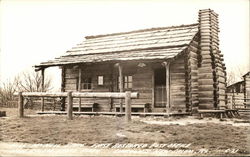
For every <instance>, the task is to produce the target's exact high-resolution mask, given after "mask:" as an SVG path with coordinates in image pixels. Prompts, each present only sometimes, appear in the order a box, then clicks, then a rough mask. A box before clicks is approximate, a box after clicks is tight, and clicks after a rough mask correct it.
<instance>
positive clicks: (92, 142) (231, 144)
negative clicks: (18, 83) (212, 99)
mask: <svg viewBox="0 0 250 157" xmlns="http://www.w3.org/2000/svg"><path fill="white" fill-rule="evenodd" d="M0 110H1V111H4V110H5V111H7V117H5V118H0V134H1V135H0V145H1V146H0V154H2V153H5V154H7V155H18V153H17V154H15V152H13V150H15V149H17V148H18V149H19V150H20V148H22V149H24V150H25V148H26V151H27V147H28V148H30V149H32V150H37V149H35V148H33V147H35V146H34V145H32V144H41V145H39V149H41V151H42V150H46V149H45V148H48V149H49V150H52V149H55V146H57V149H56V150H58V149H59V148H60V149H59V150H60V151H59V152H57V153H56V150H55V151H54V154H55V155H65V154H66V155H69V154H67V153H66V152H65V153H64V154H60V153H63V152H64V151H61V150H65V149H66V150H73V149H72V147H71V146H72V144H73V146H78V147H77V148H76V149H74V151H71V154H72V155H73V154H75V155H100V154H98V153H97V154H95V153H94V154H91V153H90V152H92V153H93V152H94V151H98V152H99V153H100V151H101V152H102V153H101V155H103V152H105V153H106V154H105V155H117V151H118V150H119V151H120V153H118V155H151V156H152V155H250V149H249V148H250V146H249V145H250V137H249V135H250V121H249V119H247V118H243V119H235V118H234V119H226V120H225V121H219V120H218V119H214V118H205V119H203V120H199V119H197V118H195V117H181V118H180V117H171V118H163V117H144V118H142V117H132V122H131V123H126V122H125V121H124V117H115V116H74V119H73V120H66V117H65V116H63V115H35V111H33V110H26V111H25V115H27V116H26V117H25V118H22V119H19V118H17V116H16V113H17V112H16V109H6V108H0ZM18 144H20V146H22V147H18ZM46 144H50V145H46ZM97 144H99V145H97ZM101 144H103V145H101ZM105 144H106V146H107V144H109V145H108V147H105ZM118 144H120V145H118ZM121 144H123V145H121ZM128 144H130V145H129V146H130V147H129V146H128ZM135 144H139V145H136V146H138V147H136V146H134V147H133V148H132V146H133V145H135ZM160 144H161V145H160ZM117 145H118V146H119V147H117ZM143 145H144V146H143ZM46 146H47V147H46ZM49 146H51V147H49ZM126 146H127V147H126ZM140 146H143V147H140ZM62 147H63V148H64V149H61V148H62ZM74 148H75V147H74ZM30 149H29V150H30ZM8 150H11V151H12V153H10V151H9V154H8ZM79 150H81V151H79ZM189 150H192V151H191V152H188V151H189ZM41 151H40V152H39V151H38V152H39V153H38V154H42V153H41ZM88 151H89V152H88ZM129 151H130V152H129ZM131 151H132V152H131ZM133 151H134V152H133ZM178 151H180V152H178ZM181 151H183V154H181ZM185 151H186V152H185ZM19 152H20V151H19ZM79 152H81V153H80V154H79ZM138 152H139V153H138ZM58 153H59V154H58ZM68 153H70V151H69V152H68ZM131 153H132V154H131ZM21 154H22V153H21ZM52 154H53V153H52ZM19 155H20V154H19ZM22 155H29V154H22ZM32 155H34V154H32ZM36 155H37V154H36ZM44 155H46V152H45V154H44ZM50 155H51V154H50Z"/></svg>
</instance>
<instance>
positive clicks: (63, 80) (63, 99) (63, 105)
mask: <svg viewBox="0 0 250 157" xmlns="http://www.w3.org/2000/svg"><path fill="white" fill-rule="evenodd" d="M65 71H66V70H65V66H62V72H61V92H65ZM61 111H65V97H63V98H62V99H61Z"/></svg>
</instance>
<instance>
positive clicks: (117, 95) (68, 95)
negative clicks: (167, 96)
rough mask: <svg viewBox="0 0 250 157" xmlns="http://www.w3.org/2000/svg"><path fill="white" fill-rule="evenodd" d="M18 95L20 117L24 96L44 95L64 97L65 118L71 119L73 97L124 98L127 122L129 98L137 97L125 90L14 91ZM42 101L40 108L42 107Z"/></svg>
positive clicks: (134, 93)
mask: <svg viewBox="0 0 250 157" xmlns="http://www.w3.org/2000/svg"><path fill="white" fill-rule="evenodd" d="M15 95H17V96H18V116H19V117H20V118H22V117H24V97H41V98H42V100H43V99H44V98H45V97H52V98H55V97H64V98H67V119H69V120H72V119H73V99H74V98H119V99H125V109H126V110H125V119H126V121H127V122H129V121H131V99H136V98H138V97H139V94H138V93H137V92H133V93H131V92H130V91H126V92H119V93H118V92H102V93H97V92H95V93H94V92H93V93H80V92H57V93H49V92H19V93H15ZM43 105H44V103H43V101H42V108H43Z"/></svg>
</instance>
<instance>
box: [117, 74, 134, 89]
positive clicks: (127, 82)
mask: <svg viewBox="0 0 250 157" xmlns="http://www.w3.org/2000/svg"><path fill="white" fill-rule="evenodd" d="M119 78H120V76H119V77H118V89H120V87H119V84H120V81H119V80H120V79H119ZM132 87H133V77H132V76H123V88H124V89H132Z"/></svg>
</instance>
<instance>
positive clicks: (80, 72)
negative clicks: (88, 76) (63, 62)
mask: <svg viewBox="0 0 250 157" xmlns="http://www.w3.org/2000/svg"><path fill="white" fill-rule="evenodd" d="M78 70H79V71H78V77H79V78H78V92H80V91H81V84H82V69H81V67H80V66H79V69H78ZM81 103H82V99H81V98H79V108H78V111H79V112H81Z"/></svg>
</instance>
